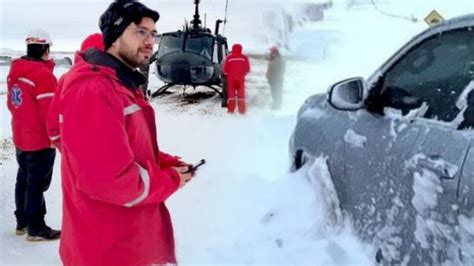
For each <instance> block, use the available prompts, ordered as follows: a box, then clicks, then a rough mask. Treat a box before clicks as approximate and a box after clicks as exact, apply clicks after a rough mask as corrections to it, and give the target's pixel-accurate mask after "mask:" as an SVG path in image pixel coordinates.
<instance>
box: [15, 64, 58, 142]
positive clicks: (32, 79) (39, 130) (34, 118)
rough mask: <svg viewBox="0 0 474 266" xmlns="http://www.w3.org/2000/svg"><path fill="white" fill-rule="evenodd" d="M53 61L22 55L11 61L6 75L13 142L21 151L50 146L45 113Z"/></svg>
mask: <svg viewBox="0 0 474 266" xmlns="http://www.w3.org/2000/svg"><path fill="white" fill-rule="evenodd" d="M53 69H54V63H53V61H42V60H38V59H33V58H30V57H22V58H20V59H17V60H14V61H13V62H12V64H11V68H10V73H9V74H8V78H7V86H8V97H7V104H8V109H9V110H10V112H11V114H12V121H11V123H12V129H13V142H14V144H15V146H16V147H17V148H18V149H20V150H23V151H38V150H42V149H46V148H49V147H50V146H51V142H50V140H49V138H48V134H47V132H46V115H47V112H48V108H49V104H50V102H51V99H52V97H53V95H54V90H55V89H56V83H57V80H56V77H54V74H53Z"/></svg>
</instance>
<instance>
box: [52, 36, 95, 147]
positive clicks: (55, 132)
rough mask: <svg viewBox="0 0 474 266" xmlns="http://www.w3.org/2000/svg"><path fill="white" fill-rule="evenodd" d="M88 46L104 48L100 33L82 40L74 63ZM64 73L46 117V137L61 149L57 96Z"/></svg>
mask: <svg viewBox="0 0 474 266" xmlns="http://www.w3.org/2000/svg"><path fill="white" fill-rule="evenodd" d="M89 48H96V49H99V50H101V51H103V50H104V42H103V41H102V34H100V33H94V34H91V35H89V36H87V37H86V38H85V39H84V41H82V44H81V49H80V50H79V51H78V52H76V53H75V55H74V63H77V62H79V61H81V60H83V59H82V56H81V54H82V53H83V52H85V51H86V50H87V49H89ZM65 75H67V73H65V74H64V75H63V76H61V78H60V79H59V82H58V86H57V88H56V93H55V94H54V97H53V100H52V101H51V105H50V106H49V110H48V117H47V123H46V125H47V129H48V137H49V139H50V140H51V143H52V144H53V146H54V147H56V148H58V149H59V151H61V139H60V135H59V121H60V120H61V117H60V116H59V98H60V96H61V91H62V87H63V83H64V82H63V80H64V77H65Z"/></svg>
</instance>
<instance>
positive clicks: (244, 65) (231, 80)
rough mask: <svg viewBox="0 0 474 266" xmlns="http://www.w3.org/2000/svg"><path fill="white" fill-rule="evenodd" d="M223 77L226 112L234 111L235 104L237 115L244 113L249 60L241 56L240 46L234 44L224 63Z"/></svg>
mask: <svg viewBox="0 0 474 266" xmlns="http://www.w3.org/2000/svg"><path fill="white" fill-rule="evenodd" d="M223 72H224V75H225V76H226V77H227V87H228V100H227V110H228V112H229V113H233V112H234V110H235V102H237V107H238V109H239V113H241V114H244V113H245V112H246V105H245V75H247V73H249V72H250V64H249V59H248V57H247V56H246V55H243V54H242V45H240V44H234V45H233V46H232V52H231V53H230V54H229V55H228V56H227V57H226V59H225V61H224V69H223Z"/></svg>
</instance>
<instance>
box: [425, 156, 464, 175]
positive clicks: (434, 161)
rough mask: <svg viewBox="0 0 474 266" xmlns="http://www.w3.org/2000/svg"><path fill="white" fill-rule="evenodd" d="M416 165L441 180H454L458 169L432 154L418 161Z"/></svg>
mask: <svg viewBox="0 0 474 266" xmlns="http://www.w3.org/2000/svg"><path fill="white" fill-rule="evenodd" d="M418 165H420V166H421V167H423V168H425V169H428V170H430V171H432V172H434V173H435V174H436V175H438V176H439V177H440V178H442V179H454V177H455V176H456V173H457V172H458V169H459V167H458V166H456V165H455V164H452V163H450V162H447V161H446V160H444V159H443V158H442V157H441V156H439V155H437V154H432V155H428V156H423V158H419V159H418Z"/></svg>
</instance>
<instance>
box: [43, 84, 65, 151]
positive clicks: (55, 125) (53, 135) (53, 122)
mask: <svg viewBox="0 0 474 266" xmlns="http://www.w3.org/2000/svg"><path fill="white" fill-rule="evenodd" d="M63 83H64V76H63V77H61V78H60V79H59V82H58V86H57V87H56V91H55V92H54V96H53V99H52V100H51V104H50V105H49V109H48V116H47V120H46V127H47V131H48V137H49V139H50V140H51V142H52V143H53V146H55V147H56V148H58V149H60V148H61V140H60V136H59V98H60V96H61V90H62V86H63Z"/></svg>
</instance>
